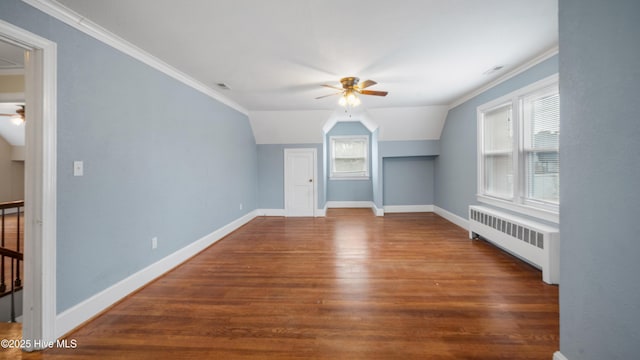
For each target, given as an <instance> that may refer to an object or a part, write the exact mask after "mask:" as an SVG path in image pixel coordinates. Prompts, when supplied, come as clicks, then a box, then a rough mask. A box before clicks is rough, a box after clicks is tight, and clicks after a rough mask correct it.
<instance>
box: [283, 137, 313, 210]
mask: <svg viewBox="0 0 640 360" xmlns="http://www.w3.org/2000/svg"><path fill="white" fill-rule="evenodd" d="M295 152H312V153H313V179H312V180H313V216H318V214H317V212H318V149H316V148H285V149H284V215H285V216H289V209H287V203H288V202H287V188H288V185H289V182H288V180H287V155H288V154H290V153H295Z"/></svg>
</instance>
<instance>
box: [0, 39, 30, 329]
mask: <svg viewBox="0 0 640 360" xmlns="http://www.w3.org/2000/svg"><path fill="white" fill-rule="evenodd" d="M24 59H25V50H24V49H23V48H21V47H18V46H15V45H13V44H10V43H7V42H4V41H0V322H1V323H2V326H0V336H2V337H3V338H4V339H15V338H20V337H21V335H22V324H21V321H22V304H23V301H22V299H23V291H22V288H23V276H24V209H25V207H24V190H25V189H24V184H25V167H24V160H25V145H26V141H25V139H26V131H25V129H26V127H25V103H24V87H25V86H24V85H25V78H24Z"/></svg>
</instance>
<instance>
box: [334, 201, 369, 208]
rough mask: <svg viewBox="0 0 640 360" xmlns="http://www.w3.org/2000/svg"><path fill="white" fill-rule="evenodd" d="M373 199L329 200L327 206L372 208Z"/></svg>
mask: <svg viewBox="0 0 640 360" xmlns="http://www.w3.org/2000/svg"><path fill="white" fill-rule="evenodd" d="M372 207H374V204H373V202H372V201H327V205H326V206H325V208H327V209H341V208H372Z"/></svg>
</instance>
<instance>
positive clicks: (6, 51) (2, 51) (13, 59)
mask: <svg viewBox="0 0 640 360" xmlns="http://www.w3.org/2000/svg"><path fill="white" fill-rule="evenodd" d="M23 67H24V50H23V49H22V48H19V47H17V46H14V45H11V44H8V43H6V42H2V41H0V70H7V69H8V70H15V69H22V68H23Z"/></svg>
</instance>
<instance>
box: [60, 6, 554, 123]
mask: <svg viewBox="0 0 640 360" xmlns="http://www.w3.org/2000/svg"><path fill="white" fill-rule="evenodd" d="M58 2H59V3H61V4H63V5H64V6H66V7H68V8H70V9H71V10H73V11H75V12H77V13H79V14H81V15H82V16H85V17H86V18H88V19H89V20H91V21H93V22H95V23H97V24H98V25H100V26H102V27H104V28H106V29H107V30H109V31H111V32H112V33H114V34H116V35H118V36H120V37H121V38H123V39H125V40H127V41H129V42H130V43H132V44H134V45H136V46H137V47H139V48H141V49H143V50H145V51H146V52H148V53H150V54H152V55H154V56H156V57H157V58H159V59H161V60H163V61H164V62H166V63H168V64H170V65H172V66H173V67H175V68H177V69H179V70H181V71H182V72H184V73H186V74H188V75H190V76H191V77H193V78H195V79H197V80H199V81H200V82H202V83H204V84H207V85H209V86H211V87H212V88H214V89H215V88H216V85H215V84H216V83H221V82H222V83H225V84H227V85H228V86H229V87H230V88H231V90H220V92H221V93H222V94H223V95H224V96H227V97H228V98H230V99H232V100H233V101H235V102H237V103H238V104H240V105H241V106H242V107H244V108H245V109H247V110H249V111H250V112H255V111H262V110H269V111H284V110H333V109H335V107H336V102H337V98H336V97H330V98H326V99H322V100H315V99H314V98H315V97H317V96H321V95H325V94H329V93H331V90H330V89H326V88H321V87H320V85H321V84H325V83H329V84H336V85H337V84H338V79H340V78H341V77H344V76H359V77H360V78H361V79H362V80H364V79H373V80H375V81H377V82H378V85H376V86H373V87H371V89H372V90H387V91H389V95H388V96H387V97H385V98H379V97H372V96H365V97H363V99H362V100H363V104H364V106H365V107H366V108H369V109H370V108H392V107H421V106H428V105H446V104H450V103H452V102H453V101H455V100H456V99H459V98H460V97H462V96H464V95H465V94H467V93H469V92H471V91H473V90H475V89H477V88H479V87H481V86H482V85H485V84H487V83H489V82H491V81H492V80H494V79H496V78H497V77H499V76H500V75H502V74H504V73H506V72H508V71H510V70H512V69H514V68H516V67H517V66H518V65H521V64H523V63H525V62H526V61H527V60H529V59H532V58H534V57H535V56H537V55H539V54H541V53H543V52H544V51H546V50H548V49H550V48H553V47H555V46H557V42H558V22H557V11H558V10H557V0H483V1H478V0H414V1H412V0H397V1H388V0H350V1H342V0H322V1H320V0H270V1H264V0H215V1H212V0H186V1H176V0H136V1H126V0H59V1H58ZM498 65H501V66H504V68H503V69H502V70H500V71H498V72H495V73H493V74H490V75H485V74H483V73H484V72H485V71H487V70H488V69H491V68H493V67H495V66H498Z"/></svg>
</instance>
